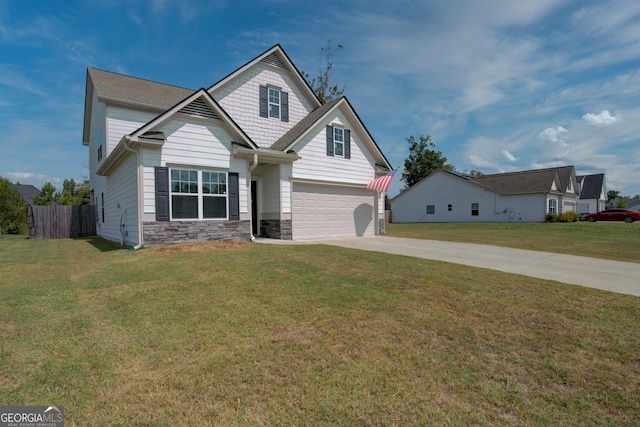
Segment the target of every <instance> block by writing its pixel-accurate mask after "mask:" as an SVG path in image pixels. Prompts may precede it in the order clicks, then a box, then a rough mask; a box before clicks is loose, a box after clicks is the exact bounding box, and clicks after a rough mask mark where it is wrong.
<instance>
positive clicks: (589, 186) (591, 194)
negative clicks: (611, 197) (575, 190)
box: [576, 173, 604, 199]
mask: <svg viewBox="0 0 640 427" xmlns="http://www.w3.org/2000/svg"><path fill="white" fill-rule="evenodd" d="M576 179H578V180H579V181H582V185H581V189H580V198H581V199H599V198H600V196H601V195H602V187H603V185H604V174H603V173H599V174H595V175H581V176H579V177H576Z"/></svg>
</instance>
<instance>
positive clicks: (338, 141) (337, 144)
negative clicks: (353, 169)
mask: <svg viewBox="0 0 640 427" xmlns="http://www.w3.org/2000/svg"><path fill="white" fill-rule="evenodd" d="M333 154H334V155H335V156H338V157H344V129H342V128H339V127H334V128H333Z"/></svg>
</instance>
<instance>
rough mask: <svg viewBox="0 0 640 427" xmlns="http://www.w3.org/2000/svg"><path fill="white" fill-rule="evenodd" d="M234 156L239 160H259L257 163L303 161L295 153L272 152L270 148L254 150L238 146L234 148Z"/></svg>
mask: <svg viewBox="0 0 640 427" xmlns="http://www.w3.org/2000/svg"><path fill="white" fill-rule="evenodd" d="M233 156H234V157H236V158H238V159H245V160H254V161H256V160H257V163H293V162H295V161H296V160H299V159H301V157H300V156H298V155H297V154H296V153H294V152H289V153H283V152H282V151H278V150H270V149H268V148H258V149H255V150H254V149H251V148H244V147H240V146H237V145H234V147H233ZM256 156H257V157H256Z"/></svg>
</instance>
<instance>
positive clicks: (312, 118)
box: [270, 98, 343, 151]
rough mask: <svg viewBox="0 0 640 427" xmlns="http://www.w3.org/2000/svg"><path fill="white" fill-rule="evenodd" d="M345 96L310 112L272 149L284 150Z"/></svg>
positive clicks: (274, 144) (275, 143)
mask: <svg viewBox="0 0 640 427" xmlns="http://www.w3.org/2000/svg"><path fill="white" fill-rule="evenodd" d="M342 99H343V98H338V99H334V100H333V101H331V102H327V103H326V104H324V105H321V106H320V107H318V108H316V109H315V110H313V111H312V112H310V113H309V114H308V115H307V116H306V117H305V118H304V119H302V120H300V121H299V122H298V123H297V124H296V125H295V126H294V127H292V128H291V129H289V131H288V132H287V133H285V134H284V135H282V137H281V138H280V139H279V140H277V141H276V142H274V143H273V145H272V146H271V147H270V148H271V149H272V150H279V151H282V150H284V149H285V148H287V147H288V146H289V145H291V144H292V143H293V142H294V141H295V140H296V139H298V138H299V137H300V136H301V135H302V134H303V133H305V131H306V130H307V129H309V128H310V127H311V126H313V125H314V124H315V123H316V122H317V121H318V120H320V118H321V117H322V116H324V115H325V114H326V113H327V111H329V110H331V109H332V108H333V106H334V105H336V104H337V103H338V102H340V100H342Z"/></svg>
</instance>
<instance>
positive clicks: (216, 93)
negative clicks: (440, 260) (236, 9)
mask: <svg viewBox="0 0 640 427" xmlns="http://www.w3.org/2000/svg"><path fill="white" fill-rule="evenodd" d="M86 84H87V85H86V96H85V115H84V133H83V144H84V145H86V146H87V147H89V169H90V181H91V198H92V202H93V204H95V205H96V206H97V207H98V219H97V220H98V234H99V235H100V236H102V237H105V238H107V239H109V240H113V241H119V242H122V243H124V244H128V245H132V246H142V245H155V244H162V243H173V242H191V241H201V240H208V239H236V240H245V239H246V240H248V239H250V238H251V237H252V236H262V237H269V238H277V239H294V240H307V239H326V238H335V237H355V236H372V235H376V234H380V233H384V194H379V193H375V192H373V191H371V190H367V189H366V184H367V183H369V182H370V181H371V180H373V179H375V178H377V177H379V176H381V175H384V174H385V173H386V172H387V171H388V170H390V168H391V166H390V165H389V162H388V161H387V159H386V158H385V156H384V154H383V153H382V151H381V150H380V148H379V147H378V145H377V144H376V142H375V141H374V139H373V137H372V136H371V135H370V133H369V131H368V130H367V128H366V127H365V125H364V124H363V123H362V121H361V120H360V118H359V117H358V115H357V114H356V112H355V110H354V108H353V106H352V105H351V104H350V103H349V101H348V100H347V98H345V97H341V98H339V99H337V100H334V101H332V102H329V103H327V104H324V105H322V104H321V103H320V101H319V100H318V98H317V96H316V95H315V94H314V92H313V90H312V89H311V88H310V87H309V85H308V84H307V82H306V81H305V79H304V78H303V77H302V75H301V74H300V72H299V71H298V70H297V69H296V67H295V66H294V64H293V63H292V62H291V60H290V59H289V57H288V56H287V55H286V53H285V52H284V50H283V49H282V47H281V46H280V45H276V46H274V47H272V48H271V49H269V50H267V51H266V52H264V53H263V54H261V55H260V56H258V57H257V58H255V59H253V60H252V61H250V62H248V63H247V64H245V65H244V66H242V67H240V68H239V69H237V70H236V71H234V72H232V73H231V74H229V75H228V76H226V77H224V78H223V79H222V80H220V81H219V82H217V83H215V84H214V85H212V86H210V87H208V88H206V89H205V88H201V89H198V90H191V89H186V88H181V87H176V86H171V85H167V84H163V83H158V82H154V81H149V80H144V79H140V78H135V77H130V76H125V75H121V74H116V73H112V72H109V71H103V70H98V69H95V68H89V69H88V70H87V82H86Z"/></svg>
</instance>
